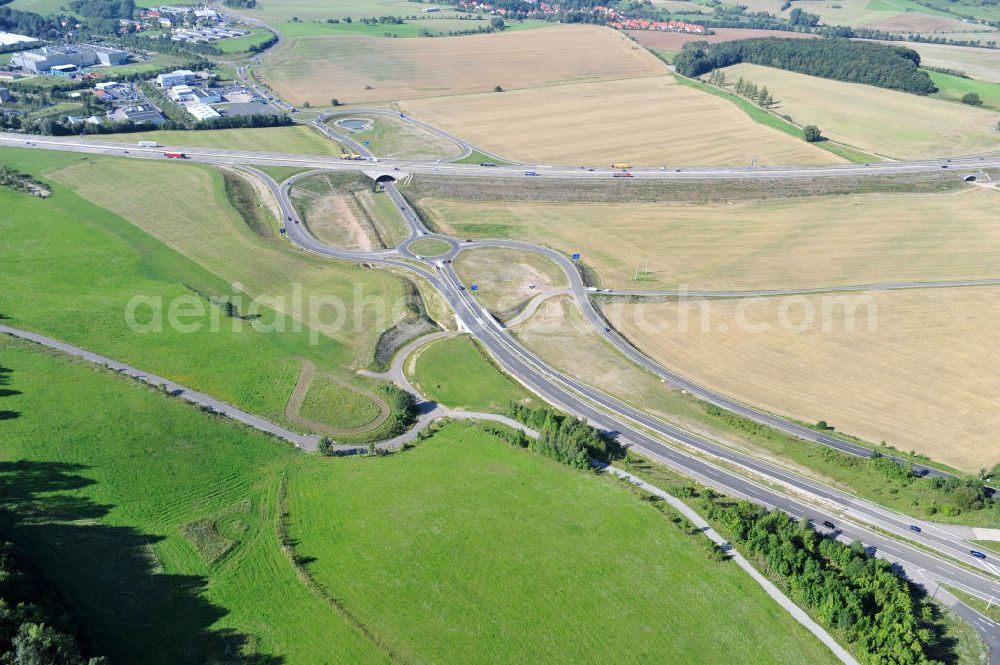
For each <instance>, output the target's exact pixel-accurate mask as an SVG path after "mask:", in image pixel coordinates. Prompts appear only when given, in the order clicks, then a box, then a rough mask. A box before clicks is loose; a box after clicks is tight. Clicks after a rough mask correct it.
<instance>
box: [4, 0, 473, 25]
mask: <svg viewBox="0 0 1000 665" xmlns="http://www.w3.org/2000/svg"><path fill="white" fill-rule="evenodd" d="M19 1H21V2H26V1H29V0H19ZM31 1H34V2H39V1H42V0H31ZM44 1H46V2H49V1H52V0H44ZM421 9H422V7H421V5H419V4H414V3H413V2H410V1H409V0H258V2H257V4H256V6H255V7H254V8H253V9H244V8H236V9H235V11H236V13H239V14H245V15H247V16H255V17H257V18H260V19H263V20H265V21H269V22H274V23H282V22H285V21H291V19H292V18H293V17H298V18H299V19H300V20H302V21H312V20H320V21H325V20H326V19H330V18H332V19H344V18H346V17H348V16H350V17H352V18H361V17H369V16H399V17H407V16H415V15H416V16H419V15H421V11H420V10H421ZM437 15H438V16H441V17H444V18H448V19H451V18H454V17H456V16H459V13H458V12H456V11H453V10H450V9H448V8H447V7H442V8H441V11H440V12H438V13H437ZM386 27H390V28H391V27H394V26H386Z"/></svg>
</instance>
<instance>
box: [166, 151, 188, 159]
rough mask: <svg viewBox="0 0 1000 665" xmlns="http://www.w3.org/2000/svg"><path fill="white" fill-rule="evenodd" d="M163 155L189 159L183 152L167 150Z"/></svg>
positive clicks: (171, 157)
mask: <svg viewBox="0 0 1000 665" xmlns="http://www.w3.org/2000/svg"><path fill="white" fill-rule="evenodd" d="M163 156H164V157H167V158H169V159H187V155H185V154H184V153H183V152H165V153H163Z"/></svg>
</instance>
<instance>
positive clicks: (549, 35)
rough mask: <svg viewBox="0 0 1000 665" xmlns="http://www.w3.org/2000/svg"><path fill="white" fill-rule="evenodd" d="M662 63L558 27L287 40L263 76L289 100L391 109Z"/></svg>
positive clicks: (596, 33)
mask: <svg viewBox="0 0 1000 665" xmlns="http://www.w3.org/2000/svg"><path fill="white" fill-rule="evenodd" d="M658 71H662V70H661V69H660V63H659V62H658V61H657V60H656V59H655V58H654V57H653V56H652V55H650V54H649V53H647V52H645V51H643V50H641V49H638V48H637V47H634V45H632V44H631V43H630V42H629V41H628V40H627V39H625V38H624V37H622V36H621V35H619V34H617V33H615V32H614V31H612V30H607V29H604V28H597V27H593V26H579V25H578V26H568V25H567V26H552V27H547V28H544V29H539V30H526V31H515V32H504V33H494V34H489V35H473V36H465V37H449V38H440V39H386V38H381V37H366V36H354V35H336V36H330V35H323V36H314V37H302V38H297V39H294V40H289V41H288V42H287V43H286V44H282V45H281V46H280V47H278V48H277V49H275V50H274V51H273V52H272V53H269V54H268V55H267V56H265V58H264V64H263V66H262V67H261V69H260V72H259V73H260V75H261V76H262V77H263V78H264V79H265V80H267V82H268V83H269V84H270V85H271V86H272V87H273V88H274V90H275V91H276V92H277V93H278V94H279V95H281V96H282V97H284V98H285V99H288V100H289V101H292V102H293V103H296V104H301V103H302V102H304V101H307V100H309V101H311V102H312V103H313V104H323V105H325V104H327V103H328V100H330V99H331V98H334V97H335V98H337V99H338V100H340V101H341V102H342V103H357V104H373V103H375V104H386V103H389V102H392V101H395V100H399V99H410V98H415V97H437V96H442V95H459V94H465V93H471V92H486V91H491V90H493V88H494V86H496V85H500V86H502V87H504V88H505V89H519V88H533V87H540V86H548V85H555V84H559V83H567V82H575V81H604V80H619V79H627V78H636V77H641V76H649V75H651V74H655V73H657V72H658Z"/></svg>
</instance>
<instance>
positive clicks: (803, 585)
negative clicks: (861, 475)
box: [707, 501, 948, 665]
mask: <svg viewBox="0 0 1000 665" xmlns="http://www.w3.org/2000/svg"><path fill="white" fill-rule="evenodd" d="M707 509H708V518H709V519H710V520H713V521H715V522H718V523H721V524H722V525H723V528H724V530H725V531H727V532H728V534H729V535H730V536H731V537H732V539H733V540H734V541H736V542H737V543H739V544H740V545H741V546H743V548H744V549H745V550H749V552H751V553H752V554H753V555H754V558H756V559H757V560H758V561H759V562H761V563H762V565H763V566H764V567H765V569H766V571H767V572H769V573H770V574H772V575H773V576H776V577H778V578H779V579H780V580H781V581H782V583H783V585H784V587H785V589H786V591H787V592H788V594H789V595H790V596H791V597H792V599H793V600H795V601H796V602H797V603H799V604H802V605H805V606H807V607H808V608H810V610H811V613H812V614H813V615H814V616H815V617H816V618H817V619H818V620H819V622H820V623H821V624H823V625H824V626H826V627H827V628H829V629H831V630H833V631H834V632H836V633H837V634H839V635H840V636H841V637H842V638H843V639H844V641H846V642H847V643H848V644H850V645H851V646H852V647H853V648H854V650H855V652H856V654H857V655H858V656H859V659H860V660H861V662H862V663H865V664H866V665H890V664H892V665H936V664H938V663H940V661H939V660H938V658H939V657H940V656H941V655H942V651H945V650H946V649H947V648H948V645H946V644H945V638H944V634H943V630H942V628H941V625H940V623H939V622H938V620H937V617H938V615H937V612H936V610H935V607H934V606H933V604H932V603H931V601H930V600H929V599H928V598H927V596H926V593H924V592H923V591H922V590H921V589H919V588H918V587H916V586H914V585H912V584H910V583H909V582H908V581H907V580H906V579H904V578H902V577H900V576H899V575H897V574H896V572H895V571H894V570H893V567H892V564H890V563H888V562H886V561H883V560H881V559H877V558H875V557H872V556H869V554H868V553H867V552H865V550H864V548H863V546H862V545H861V544H860V543H858V542H855V543H853V544H852V545H844V544H842V543H840V542H838V541H836V540H833V539H830V538H825V537H823V536H822V535H820V534H819V533H817V532H816V531H815V530H813V529H812V528H811V527H810V526H809V524H808V521H807V520H805V519H803V520H801V521H799V522H796V521H795V520H793V519H792V518H790V517H789V516H788V515H786V514H785V513H782V512H780V511H773V512H769V511H767V510H765V509H764V508H761V507H759V506H756V505H754V504H751V503H749V502H745V501H741V502H737V503H710V504H709V505H708V507H707Z"/></svg>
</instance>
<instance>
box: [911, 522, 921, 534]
mask: <svg viewBox="0 0 1000 665" xmlns="http://www.w3.org/2000/svg"><path fill="white" fill-rule="evenodd" d="M910 531H912V532H913V533H920V532H921V531H923V529H921V528H920V527H919V526H917V525H916V524H911V525H910Z"/></svg>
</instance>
